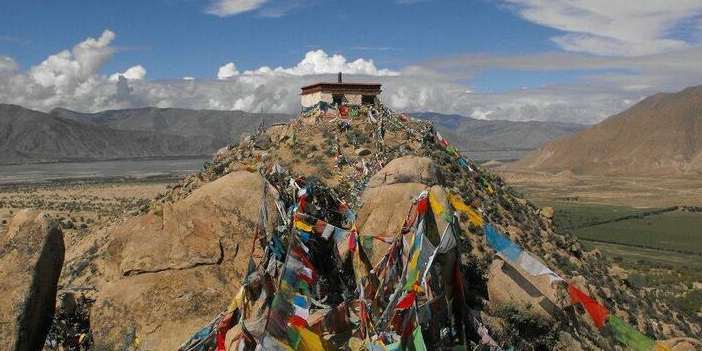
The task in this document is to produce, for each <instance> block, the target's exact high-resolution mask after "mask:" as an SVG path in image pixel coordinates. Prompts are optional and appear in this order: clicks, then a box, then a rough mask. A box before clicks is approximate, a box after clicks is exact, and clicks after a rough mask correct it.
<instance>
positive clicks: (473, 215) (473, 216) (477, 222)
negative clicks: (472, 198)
mask: <svg viewBox="0 0 702 351" xmlns="http://www.w3.org/2000/svg"><path fill="white" fill-rule="evenodd" d="M448 198H449V202H451V206H453V208H455V209H456V210H458V211H461V212H463V213H465V214H466V215H468V220H469V221H470V222H471V223H472V224H473V225H474V226H476V227H482V226H483V225H484V224H485V221H484V220H483V216H481V215H480V214H478V213H477V212H475V211H474V210H473V209H472V208H470V207H469V206H468V205H466V204H465V203H464V202H463V201H461V200H460V199H458V198H457V197H455V196H453V195H451V194H449V196H448Z"/></svg>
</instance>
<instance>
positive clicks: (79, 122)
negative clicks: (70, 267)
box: [0, 104, 585, 164]
mask: <svg viewBox="0 0 702 351" xmlns="http://www.w3.org/2000/svg"><path fill="white" fill-rule="evenodd" d="M412 116H413V117H416V118H419V119H424V120H430V121H432V122H434V123H435V124H436V125H437V128H438V129H439V130H440V131H441V133H443V134H444V135H445V136H446V137H447V138H448V139H449V140H451V141H452V143H454V145H456V146H458V147H459V148H460V149H461V150H470V151H481V150H499V151H503V150H533V149H536V148H537V147H539V146H540V145H542V144H543V143H545V142H547V141H550V140H552V139H554V138H557V137H560V136H562V135H565V134H571V133H575V132H577V131H580V130H582V129H583V128H585V126H583V125H580V124H574V123H561V122H512V121H488V120H478V119H473V118H469V117H464V116H460V115H445V114H439V113H431V112H424V113H413V114H412ZM290 118H292V115H287V114H280V113H249V112H243V111H216V110H189V109H179V108H156V107H147V108H138V109H125V110H108V111H102V112H96V113H82V112H76V111H71V110H68V109H65V108H55V109H53V110H51V111H50V112H48V113H44V112H40V111H34V110H30V109H26V108H23V107H21V106H17V105H8V104H0V127H1V128H2V129H1V131H0V136H2V139H1V140H0V164H21V163H36V162H68V161H99V160H112V159H125V158H158V157H189V156H201V155H209V154H212V153H213V152H214V151H216V150H218V149H219V148H221V147H223V146H225V145H228V144H230V143H232V141H238V140H239V136H240V135H241V134H242V133H244V132H250V131H253V130H254V129H256V127H258V125H259V124H260V123H261V121H265V123H266V124H269V125H270V124H275V123H280V122H285V121H288V120H289V119H290Z"/></svg>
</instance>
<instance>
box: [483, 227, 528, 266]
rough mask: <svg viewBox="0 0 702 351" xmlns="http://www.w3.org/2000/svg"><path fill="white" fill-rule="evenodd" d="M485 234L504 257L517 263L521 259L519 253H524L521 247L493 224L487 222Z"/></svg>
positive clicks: (489, 242) (492, 245) (488, 240)
mask: <svg viewBox="0 0 702 351" xmlns="http://www.w3.org/2000/svg"><path fill="white" fill-rule="evenodd" d="M485 236H486V237H487V242H488V244H489V245H490V246H491V247H492V248H493V249H494V250H495V251H497V252H498V253H499V254H501V255H502V256H503V257H504V258H506V259H508V260H510V261H512V262H514V263H517V261H518V260H519V254H521V253H522V249H521V248H519V246H517V245H516V244H515V243H514V242H512V240H509V239H508V238H507V237H505V236H504V235H502V234H500V233H499V232H498V231H497V229H495V228H494V227H493V226H492V224H489V223H488V224H485Z"/></svg>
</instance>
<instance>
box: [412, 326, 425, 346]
mask: <svg viewBox="0 0 702 351" xmlns="http://www.w3.org/2000/svg"><path fill="white" fill-rule="evenodd" d="M412 344H413V345H414V351H427V346H426V345H424V336H423V335H422V327H420V326H417V327H416V328H414V331H413V332H412Z"/></svg>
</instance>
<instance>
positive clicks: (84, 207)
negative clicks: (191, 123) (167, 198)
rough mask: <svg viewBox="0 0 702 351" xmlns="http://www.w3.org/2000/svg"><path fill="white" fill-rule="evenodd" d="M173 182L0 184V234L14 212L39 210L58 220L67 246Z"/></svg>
mask: <svg viewBox="0 0 702 351" xmlns="http://www.w3.org/2000/svg"><path fill="white" fill-rule="evenodd" d="M175 182H177V179H175V178H159V179H148V180H144V179H141V180H125V179H109V180H99V181H59V182H50V183H34V184H32V183H25V184H3V185H0V233H2V232H4V231H5V229H6V228H7V225H8V223H9V222H10V219H11V218H12V215H13V214H14V213H16V212H17V211H19V210H21V209H24V208H33V209H40V210H43V211H46V212H47V213H49V214H51V216H53V217H55V218H56V219H58V220H59V221H60V223H61V226H62V229H63V231H64V236H65V240H66V244H68V245H70V244H71V242H72V241H74V240H76V239H77V238H79V237H80V236H81V235H84V234H85V233H87V231H88V230H90V229H92V228H95V227H101V226H104V225H106V224H107V223H109V222H110V221H112V220H114V219H116V218H118V217H119V216H120V215H121V214H122V213H124V212H130V211H135V210H137V209H138V208H139V207H140V206H142V205H144V204H146V203H148V201H150V200H151V199H153V198H154V197H155V196H157V195H158V194H160V193H164V192H165V191H166V190H167V186H168V185H169V184H172V183H175Z"/></svg>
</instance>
